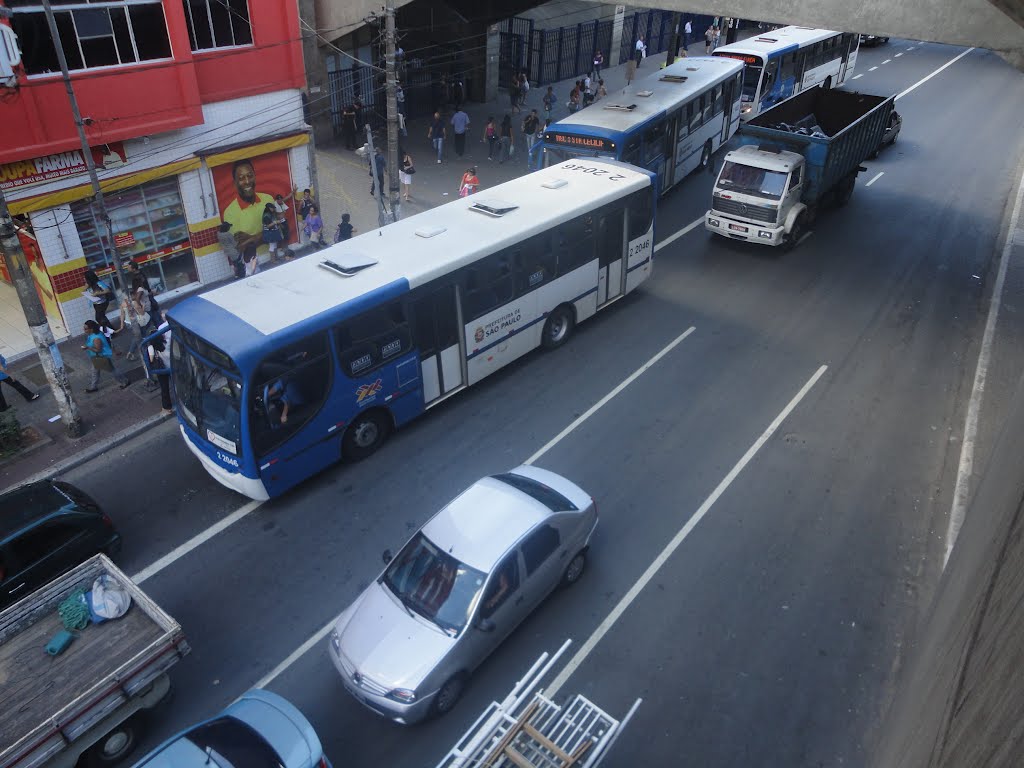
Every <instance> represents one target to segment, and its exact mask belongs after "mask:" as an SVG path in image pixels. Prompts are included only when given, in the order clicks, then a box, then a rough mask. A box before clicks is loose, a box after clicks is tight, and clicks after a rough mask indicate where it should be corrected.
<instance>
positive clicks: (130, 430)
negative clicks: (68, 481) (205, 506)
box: [4, 414, 177, 492]
mask: <svg viewBox="0 0 1024 768" xmlns="http://www.w3.org/2000/svg"><path fill="white" fill-rule="evenodd" d="M174 418H177V417H175V416H164V415H162V414H156V415H155V416H150V417H149V418H148V419H146V420H144V421H141V422H139V423H138V424H133V425H132V426H130V427H127V428H125V429H122V430H121V431H120V432H117V433H116V434H114V435H112V436H111V437H110V438H108V439H107V440H104V441H103V442H101V443H97V444H96V445H92V446H90V447H89V448H86V449H85V450H83V451H81V452H79V453H76V454H75V455H74V456H71V457H70V458H67V459H64V460H63V461H59V462H57V463H56V464H54V465H53V466H52V467H50V468H48V469H45V470H42V471H40V472H36V473H35V474H34V475H30V476H29V477H27V478H25V479H24V480H21V481H19V482H17V483H15V484H14V485H12V486H10V488H7V489H5V491H4V492H6V491H8V490H11V489H13V488H17V487H19V486H22V485H28V484H29V483H35V482H38V481H39V480H46V479H49V478H52V477H56V476H58V475H62V474H64V473H65V472H70V471H71V470H73V469H77V468H78V467H80V466H82V465H83V464H87V463H89V462H90V461H92V460H93V459H96V458H99V457H100V456H102V455H103V454H104V453H106V452H107V451H110V450H113V449H114V448H117V447H118V446H120V445H123V444H124V443H127V442H128V441H129V440H132V439H133V438H136V437H138V436H139V435H141V434H142V433H143V432H147V431H149V430H150V429H152V428H153V427H157V426H159V425H160V424H162V423H163V422H165V421H168V420H170V419H174Z"/></svg>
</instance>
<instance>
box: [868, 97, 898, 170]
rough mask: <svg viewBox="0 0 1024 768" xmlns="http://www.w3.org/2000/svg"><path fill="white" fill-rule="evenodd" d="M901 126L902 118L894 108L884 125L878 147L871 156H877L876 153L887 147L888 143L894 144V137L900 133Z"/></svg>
mask: <svg viewBox="0 0 1024 768" xmlns="http://www.w3.org/2000/svg"><path fill="white" fill-rule="evenodd" d="M902 127H903V118H902V117H900V113H899V112H897V111H896V110H895V109H894V110H893V111H892V114H891V115H890V116H889V122H888V124H887V125H886V126H885V133H883V134H882V140H881V141H880V142H878V148H877V149H875V151H874V152H873V153H872V154H871V157H872V158H875V157H878V153H879V152H881V151H882V150H883V149H885V148H886V147H888V146H889V145H890V144H895V143H896V139H897V138H898V137H899V135H900V129H901V128H902Z"/></svg>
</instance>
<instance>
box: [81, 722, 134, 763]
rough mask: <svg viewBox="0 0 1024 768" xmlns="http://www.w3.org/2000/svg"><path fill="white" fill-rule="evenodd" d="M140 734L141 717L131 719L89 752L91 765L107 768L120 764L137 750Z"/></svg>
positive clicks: (97, 743)
mask: <svg viewBox="0 0 1024 768" xmlns="http://www.w3.org/2000/svg"><path fill="white" fill-rule="evenodd" d="M140 733H141V728H140V720H139V716H138V715H136V716H135V717H129V718H128V719H127V720H125V721H124V722H123V723H121V724H120V725H119V726H117V727H116V728H115V729H114V730H112V731H111V732H110V733H108V734H107V735H106V736H104V737H103V738H102V739H100V740H99V741H98V742H96V745H95V746H93V748H92V750H91V751H90V752H89V764H90V765H92V766H96V768H100V767H101V766H102V767H104V768H105V766H109V765H114V764H115V763H119V762H120V761H121V760H123V759H124V758H126V757H127V756H128V755H129V754H131V752H132V750H133V749H135V745H136V744H138V743H139V735H140Z"/></svg>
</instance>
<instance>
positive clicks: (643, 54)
mask: <svg viewBox="0 0 1024 768" xmlns="http://www.w3.org/2000/svg"><path fill="white" fill-rule="evenodd" d="M633 58H634V59H636V65H637V66H638V67H639V66H640V62H641V61H643V60H644V59H645V58H647V43H645V42H644V36H643V35H640V36H639V37H637V39H636V46H635V51H634V55H633Z"/></svg>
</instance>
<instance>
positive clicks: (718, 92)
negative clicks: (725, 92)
mask: <svg viewBox="0 0 1024 768" xmlns="http://www.w3.org/2000/svg"><path fill="white" fill-rule="evenodd" d="M711 101H712V106H711V114H712V115H720V114H722V86H720V85H716V86H715V87H714V89H713V90H712V91H711Z"/></svg>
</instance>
